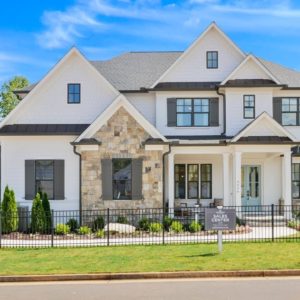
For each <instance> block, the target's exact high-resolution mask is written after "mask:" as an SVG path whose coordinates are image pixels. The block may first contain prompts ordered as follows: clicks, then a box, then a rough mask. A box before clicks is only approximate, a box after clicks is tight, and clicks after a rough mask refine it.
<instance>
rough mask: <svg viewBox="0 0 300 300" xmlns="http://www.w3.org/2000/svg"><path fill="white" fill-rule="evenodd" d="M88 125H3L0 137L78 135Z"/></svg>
mask: <svg viewBox="0 0 300 300" xmlns="http://www.w3.org/2000/svg"><path fill="white" fill-rule="evenodd" d="M88 126H90V124H14V125H5V126H3V127H2V128H1V129H0V135H79V134H81V133H82V132H83V131H84V130H86V129H87V128H88Z"/></svg>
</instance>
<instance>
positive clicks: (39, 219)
mask: <svg viewBox="0 0 300 300" xmlns="http://www.w3.org/2000/svg"><path fill="white" fill-rule="evenodd" d="M6 193H7V197H8V198H9V197H10V198H12V197H14V195H13V194H12V193H11V192H9V191H6ZM4 198H5V197H4ZM10 198H9V201H6V200H5V199H4V200H3V203H2V211H1V213H0V221H1V222H0V227H1V228H0V246H1V247H77V246H109V245H149V244H184V243H215V242H216V241H217V233H216V232H215V231H211V230H206V229H205V227H204V216H205V209H206V208H205V207H190V208H189V207H186V208H178V209H163V208H153V209H104V210H84V211H81V213H80V211H77V210H73V211H53V210H51V211H50V210H47V205H46V209H45V207H44V206H43V201H42V200H41V198H40V195H37V197H36V198H35V199H34V201H33V206H32V209H31V211H29V210H28V209H26V208H18V209H17V207H16V206H14V205H12V208H11V209H6V210H5V209H4V208H5V207H4V206H5V205H4V202H5V201H6V202H9V203H10V201H11V199H10ZM11 202H13V201H11ZM45 202H47V201H46V200H45ZM227 208H234V209H235V211H236V228H235V230H230V231H229V230H227V231H224V232H223V240H224V242H248V241H251V242H263V241H273V242H282V241H297V242H298V241H300V207H292V206H275V205H270V206H251V207H247V208H245V207H232V206H231V207H224V209H227Z"/></svg>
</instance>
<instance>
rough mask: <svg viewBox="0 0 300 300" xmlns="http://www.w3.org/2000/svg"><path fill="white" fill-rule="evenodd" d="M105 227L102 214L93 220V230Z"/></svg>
mask: <svg viewBox="0 0 300 300" xmlns="http://www.w3.org/2000/svg"><path fill="white" fill-rule="evenodd" d="M103 228H104V219H103V217H102V216H98V217H97V218H96V219H95V220H94V222H93V230H94V231H97V230H98V229H103Z"/></svg>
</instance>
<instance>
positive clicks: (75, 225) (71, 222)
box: [66, 218, 78, 232]
mask: <svg viewBox="0 0 300 300" xmlns="http://www.w3.org/2000/svg"><path fill="white" fill-rule="evenodd" d="M66 225H68V226H69V227H70V231H71V232H75V231H76V229H77V228H78V222H77V220H76V219H73V218H71V219H69V221H68V222H67V223H66Z"/></svg>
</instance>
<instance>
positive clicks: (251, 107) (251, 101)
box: [244, 95, 255, 119]
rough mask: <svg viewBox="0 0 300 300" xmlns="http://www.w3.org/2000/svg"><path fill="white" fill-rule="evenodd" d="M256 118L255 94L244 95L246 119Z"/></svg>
mask: <svg viewBox="0 0 300 300" xmlns="http://www.w3.org/2000/svg"><path fill="white" fill-rule="evenodd" d="M254 118H255V96H254V95H244V119H254Z"/></svg>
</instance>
